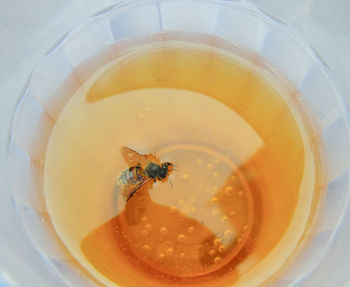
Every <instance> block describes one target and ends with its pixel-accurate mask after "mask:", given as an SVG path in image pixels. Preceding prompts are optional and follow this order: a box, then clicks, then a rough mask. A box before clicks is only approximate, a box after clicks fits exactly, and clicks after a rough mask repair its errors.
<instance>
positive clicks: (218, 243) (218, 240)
mask: <svg viewBox="0 0 350 287" xmlns="http://www.w3.org/2000/svg"><path fill="white" fill-rule="evenodd" d="M214 245H215V246H216V247H219V246H221V240H220V238H216V239H215V240H214Z"/></svg>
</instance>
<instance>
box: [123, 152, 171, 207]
mask: <svg viewBox="0 0 350 287" xmlns="http://www.w3.org/2000/svg"><path fill="white" fill-rule="evenodd" d="M120 152H121V154H122V156H123V158H124V160H125V161H126V163H127V164H128V166H129V168H128V169H125V170H123V171H122V172H121V174H120V176H119V179H118V184H119V185H121V186H122V194H123V196H125V197H126V200H127V201H128V200H129V199H130V198H131V197H132V196H133V195H134V194H135V193H136V192H137V191H138V190H139V189H140V188H141V187H142V186H144V185H145V184H146V183H148V182H151V181H153V182H156V181H165V180H166V179H167V178H168V176H169V175H170V173H171V172H172V171H173V168H174V165H173V164H172V163H171V162H164V163H161V162H160V161H159V159H158V158H157V157H155V156H154V155H152V154H146V155H142V154H139V153H137V152H136V151H134V150H132V149H130V148H128V147H125V146H124V147H122V148H121V150H120Z"/></svg>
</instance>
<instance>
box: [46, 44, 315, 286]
mask: <svg viewBox="0 0 350 287" xmlns="http://www.w3.org/2000/svg"><path fill="white" fill-rule="evenodd" d="M257 59H258V58H256V57H253V58H250V59H248V60H247V59H245V58H244V57H241V56H238V55H236V54H234V53H232V52H228V51H225V50H222V49H218V48H213V47H210V46H206V45H199V44H194V43H187V42H180V41H166V42H161V43H156V44H147V45H143V46H142V45H141V46H139V47H137V48H135V49H132V50H130V51H127V52H125V53H124V54H123V55H121V56H119V57H118V58H116V59H115V60H114V61H112V62H111V63H109V64H107V65H106V66H104V67H103V68H101V69H100V70H99V71H97V72H96V73H95V74H94V75H93V76H92V77H90V78H89V79H88V81H87V82H86V83H85V84H84V85H83V86H82V87H81V88H80V89H79V90H78V92H77V93H76V94H75V95H74V96H73V97H72V98H71V99H70V101H69V102H68V103H67V105H66V106H65V108H64V110H63V112H62V113H61V115H60V116H59V118H58V120H57V122H56V125H55V128H54V130H53V132H52V135H51V138H50V142H49V145H48V149H47V155H46V163H45V190H46V203H47V208H48V211H49V213H50V216H51V220H52V222H53V224H54V226H55V229H56V231H57V233H58V235H59V236H60V237H61V239H62V240H63V241H64V243H65V244H66V246H67V247H68V248H69V250H70V251H71V252H72V254H73V255H74V256H75V257H76V259H77V260H78V261H79V262H80V263H81V264H82V265H83V266H84V267H85V268H87V269H88V270H89V271H90V272H91V273H92V274H93V275H94V276H96V278H98V280H100V281H101V282H103V284H105V285H108V286H142V287H144V286H168V285H169V284H170V286H180V285H189V286H193V285H198V284H199V285H200V286H261V285H262V284H263V282H265V281H266V280H268V279H269V278H271V277H272V276H273V275H275V274H276V272H277V271H278V270H279V269H280V268H281V267H282V266H283V265H284V264H285V262H286V261H287V259H288V258H289V257H290V256H291V255H292V254H293V251H294V250H295V249H296V248H297V247H298V245H299V244H300V241H301V239H302V237H303V235H304V234H305V231H306V226H307V224H308V223H309V222H310V219H311V218H312V212H313V204H314V201H315V197H316V195H317V193H318V190H317V186H318V185H317V180H316V178H317V177H318V176H319V175H318V174H317V170H318V169H317V166H315V165H317V156H316V154H315V147H316V145H315V143H312V144H311V142H310V138H311V137H312V128H311V126H309V125H308V122H307V118H306V117H305V113H304V112H303V109H302V107H298V106H297V104H296V101H295V99H296V97H297V95H296V94H295V93H294V92H292V90H291V89H289V88H288V87H286V86H285V85H282V84H281V83H280V82H279V81H278V79H277V78H276V77H275V76H274V75H273V73H271V72H270V71H269V70H268V69H267V68H266V67H265V66H264V65H263V64H262V63H261V62H259V61H257ZM122 146H128V147H130V148H132V149H134V150H136V151H138V152H139V153H153V154H154V155H156V156H158V157H159V158H160V160H161V161H171V162H173V163H174V164H176V165H177V169H178V171H175V172H174V173H173V174H172V175H171V176H170V179H171V181H172V186H173V187H172V186H171V184H170V183H169V182H163V183H156V184H154V185H153V186H146V187H145V188H143V189H142V190H140V191H139V192H138V193H137V194H136V195H135V196H134V197H133V198H132V199H131V200H130V201H128V202H127V204H125V199H124V198H123V197H122V196H121V194H120V190H119V187H118V186H117V185H116V181H117V177H118V175H119V174H120V172H121V171H122V170H123V169H125V168H127V165H126V163H125V161H124V160H123V158H122V157H121V155H120V153H119V149H120V147H122Z"/></svg>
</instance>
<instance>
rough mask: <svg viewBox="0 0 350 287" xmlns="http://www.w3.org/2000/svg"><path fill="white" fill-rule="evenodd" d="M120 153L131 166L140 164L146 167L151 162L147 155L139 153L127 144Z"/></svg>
mask: <svg viewBox="0 0 350 287" xmlns="http://www.w3.org/2000/svg"><path fill="white" fill-rule="evenodd" d="M120 153H121V154H122V156H123V158H124V160H125V161H126V163H127V164H128V165H129V166H130V167H131V166H137V165H140V166H141V167H143V168H145V167H146V166H147V165H148V164H149V163H150V161H149V160H148V158H147V156H145V155H142V154H139V153H138V152H136V151H134V150H132V149H131V148H128V147H126V146H123V147H122V148H121V149H120Z"/></svg>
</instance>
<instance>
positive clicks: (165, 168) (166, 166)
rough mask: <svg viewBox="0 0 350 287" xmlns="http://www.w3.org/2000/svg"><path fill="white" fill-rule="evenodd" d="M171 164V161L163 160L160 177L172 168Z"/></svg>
mask: <svg viewBox="0 0 350 287" xmlns="http://www.w3.org/2000/svg"><path fill="white" fill-rule="evenodd" d="M173 166H174V165H173V164H172V163H171V162H165V163H163V164H162V166H161V171H160V177H161V178H165V177H166V176H167V175H168V174H169V173H170V172H171V171H172V170H173Z"/></svg>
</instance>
